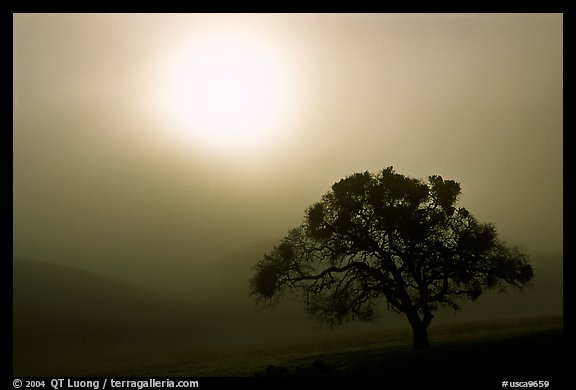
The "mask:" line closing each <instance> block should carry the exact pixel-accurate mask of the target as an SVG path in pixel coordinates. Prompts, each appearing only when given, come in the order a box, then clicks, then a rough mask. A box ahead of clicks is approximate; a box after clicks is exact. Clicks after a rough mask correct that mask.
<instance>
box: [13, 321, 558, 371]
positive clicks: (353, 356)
mask: <svg viewBox="0 0 576 390" xmlns="http://www.w3.org/2000/svg"><path fill="white" fill-rule="evenodd" d="M410 338H411V335H410V332H409V329H404V330H398V331H382V332H368V333H366V332H363V333H357V334H354V333H351V334H346V335H342V334H340V335H338V336H334V337H329V336H324V337H319V338H315V339H293V340H290V341H283V342H275V343H267V344H261V345H255V344H252V345H249V346H248V345H236V346H232V345H221V346H218V347H204V348H191V347H187V346H185V345H184V344H183V345H181V346H177V345H170V346H167V345H163V346H161V345H153V344H150V343H147V344H145V345H144V344H142V345H134V344H132V343H129V342H127V343H125V344H123V343H121V342H115V343H114V345H107V344H105V343H103V342H100V343H97V344H95V345H93V346H92V347H89V348H88V347H85V348H81V349H75V348H73V347H70V346H69V347H67V348H62V349H59V350H56V349H52V350H49V351H46V350H33V349H27V350H23V351H17V352H15V356H14V368H15V369H14V374H15V375H16V376H35V375H46V376H84V375H90V376H92V375H95V376H110V377H119V376H162V377H177V376H191V377H267V376H268V377H269V376H291V377H324V378H326V377H331V378H346V377H352V378H360V377H374V376H387V377H389V378H416V377H417V378H425V377H434V378H436V379H438V378H441V377H451V378H454V377H455V375H458V376H471V377H476V378H478V377H480V378H484V379H486V378H500V377H503V376H507V377H510V378H527V379H530V380H551V379H552V378H557V377H558V376H559V375H560V371H559V367H563V366H564V361H563V352H562V351H563V346H562V318H561V317H538V318H524V319H518V320H506V321H492V322H476V323H464V324H457V325H445V326H442V325H438V326H436V327H432V328H431V331H430V342H431V349H430V350H429V351H419V352H414V351H412V349H411V339H410Z"/></svg>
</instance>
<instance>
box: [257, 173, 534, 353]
mask: <svg viewBox="0 0 576 390" xmlns="http://www.w3.org/2000/svg"><path fill="white" fill-rule="evenodd" d="M460 193H461V190H460V184H459V183H457V182H455V181H453V180H445V179H443V178H442V177H441V176H430V177H428V179H427V181H424V180H420V179H415V178H411V177H407V176H404V175H401V174H398V173H396V172H395V171H394V169H393V168H392V167H388V168H386V169H384V170H382V171H381V172H379V173H378V174H372V173H370V172H364V173H356V174H353V175H351V176H349V177H346V178H345V179H342V180H340V181H338V182H337V183H335V184H334V185H333V186H332V190H331V191H329V192H328V193H326V194H325V195H324V196H323V197H322V199H321V200H320V201H319V202H318V203H316V204H314V205H312V206H311V207H310V208H309V209H308V210H307V212H306V214H305V218H304V221H303V223H302V224H301V225H300V226H299V227H297V228H295V229H292V230H291V231H289V232H288V234H287V235H286V236H285V237H284V238H283V239H282V240H281V241H280V243H279V244H278V245H277V246H275V247H274V248H273V249H272V250H271V251H270V252H269V253H267V254H265V255H264V256H263V258H262V259H261V260H260V261H259V262H258V263H257V264H256V265H255V267H254V269H255V274H254V276H253V278H252V279H251V281H250V288H251V295H252V296H254V297H255V299H256V301H257V302H258V303H261V304H274V303H276V302H278V300H279V299H280V298H281V297H283V296H284V295H285V294H286V293H288V292H293V291H300V292H302V294H303V299H304V302H305V303H306V308H307V311H308V312H309V313H310V314H311V315H313V316H315V317H317V318H319V319H320V320H323V321H327V322H329V323H331V324H341V323H342V322H344V321H346V320H354V319H358V320H372V319H374V318H375V316H376V315H377V313H378V311H379V309H380V308H382V307H386V308H387V309H389V310H392V311H395V312H398V313H403V314H404V315H405V316H406V317H407V319H408V322H409V323H410V325H411V327H412V330H413V347H414V349H425V348H428V347H429V343H428V331H427V330H428V327H429V325H430V323H431V321H432V319H433V317H434V315H433V313H434V312H435V311H436V310H437V309H439V308H441V307H446V306H447V307H451V308H453V309H456V310H457V309H458V308H459V305H458V304H459V302H460V301H462V300H475V299H476V298H478V297H479V296H480V295H481V294H482V292H483V291H485V290H488V289H495V288H501V289H503V288H505V287H507V286H515V287H519V288H521V287H523V286H525V285H526V284H527V282H529V281H530V279H531V278H532V276H533V271H532V267H531V266H530V264H529V263H528V257H527V256H526V255H525V254H524V253H522V252H520V251H519V250H518V249H516V248H511V247H508V246H507V245H505V243H504V242H503V241H502V240H500V239H499V238H498V235H497V232H496V229H495V227H494V225H493V224H490V223H480V222H478V221H477V220H476V219H475V218H474V217H473V216H472V214H471V213H470V212H469V211H468V210H466V209H465V208H463V207H458V206H457V204H458V198H459V195H460Z"/></svg>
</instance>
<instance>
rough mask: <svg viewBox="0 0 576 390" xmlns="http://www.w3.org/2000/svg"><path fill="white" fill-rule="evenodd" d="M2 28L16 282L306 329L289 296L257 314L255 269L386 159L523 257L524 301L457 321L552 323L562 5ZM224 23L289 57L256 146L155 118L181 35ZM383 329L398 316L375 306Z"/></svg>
mask: <svg viewBox="0 0 576 390" xmlns="http://www.w3.org/2000/svg"><path fill="white" fill-rule="evenodd" d="M13 22H14V24H13V88H14V92H13V256H14V262H15V263H14V264H15V269H16V264H23V265H22V268H21V269H28V271H26V272H28V273H26V272H24V271H22V272H23V273H22V275H24V276H22V277H23V278H24V279H26V278H28V279H26V280H28V281H27V282H24V281H23V282H21V283H22V285H26V286H28V285H27V284H26V283H32V284H34V283H36V282H30V281H29V278H30V275H32V274H35V272H40V271H37V269H38V267H40V266H38V264H45V263H47V264H49V265H53V266H55V267H56V266H57V267H65V269H68V270H70V271H69V272H71V274H74V272H86V273H89V274H90V275H95V276H94V277H96V276H97V277H98V278H103V279H105V280H113V281H114V282H115V283H116V282H117V283H120V284H123V285H125V286H130V288H131V289H132V288H133V289H136V290H138V291H142V290H145V291H146V294H150V296H156V297H158V299H159V300H160V301H162V300H164V301H162V302H172V303H174V304H177V305H184V306H186V305H188V307H187V308H186V310H191V311H194V310H196V313H206V314H201V315H199V316H197V317H200V316H202V317H203V319H202V321H203V322H205V323H207V324H215V323H219V324H220V325H222V324H224V323H227V322H229V321H236V322H237V323H238V324H243V325H242V326H241V327H239V329H242V330H241V331H238V329H237V330H234V328H233V327H222V328H221V329H222V330H220V331H219V332H220V335H225V337H223V339H225V340H229V341H230V342H232V341H233V340H236V341H239V340H242V339H243V338H245V337H248V333H249V332H248V331H246V329H249V328H250V327H254V332H253V334H251V335H250V340H254V339H255V338H256V339H257V335H258V333H259V332H260V330H261V329H267V331H268V332H269V335H272V336H270V337H272V338H273V337H276V338H277V339H282V337H283V335H284V334H285V333H286V332H288V333H290V332H291V333H295V332H296V331H295V330H294V329H297V331H298V332H304V331H308V330H310V332H313V331H314V329H315V327H316V325H315V323H313V322H309V321H308V320H306V318H305V317H304V315H303V313H301V310H300V309H301V307H300V306H298V305H296V304H292V303H290V302H288V303H286V304H284V305H280V306H279V307H278V308H276V309H275V310H274V311H273V312H259V311H256V310H255V309H254V307H253V306H252V303H251V302H250V300H249V299H248V279H249V278H250V276H251V274H252V271H251V269H250V267H251V266H252V265H254V264H255V263H256V262H257V261H258V260H259V259H260V258H261V256H262V255H263V254H264V253H265V252H266V251H267V250H269V249H270V248H271V247H272V245H274V243H276V242H277V241H278V240H279V239H280V238H281V237H282V236H283V235H284V234H285V233H287V232H288V230H289V229H290V228H292V227H295V226H297V225H298V224H300V223H301V221H302V218H303V216H304V212H305V210H306V209H307V207H309V206H310V205H312V204H313V203H314V202H316V201H318V200H320V197H321V196H322V195H323V194H324V193H326V192H327V191H328V190H329V189H330V186H331V185H332V184H333V183H334V182H335V181H337V180H339V179H341V178H343V177H345V176H347V175H349V174H351V173H354V172H359V171H366V170H368V171H372V172H376V171H378V170H380V169H383V168H385V167H387V166H390V165H392V166H394V168H395V170H396V171H397V172H399V173H402V174H406V175H409V176H412V177H418V178H423V179H424V178H426V177H427V176H429V175H441V176H443V177H444V178H446V179H453V180H456V181H458V182H459V183H460V184H461V186H462V196H461V200H460V205H462V206H464V207H466V208H467V209H468V210H470V211H471V212H472V213H473V214H474V215H475V216H476V217H477V218H478V219H479V220H480V221H482V222H492V223H494V224H495V225H496V227H497V229H498V231H499V232H500V235H501V238H502V239H503V240H505V241H506V242H507V243H509V244H510V245H513V246H518V247H519V248H520V249H522V250H523V251H525V252H527V253H528V254H530V256H531V259H532V264H533V265H534V268H535V275H536V276H535V288H534V289H533V291H532V292H529V293H526V294H525V295H518V296H517V295H512V298H510V294H509V295H507V296H504V297H505V298H502V299H492V298H491V297H487V298H485V299H484V298H481V299H480V301H479V302H478V307H477V308H476V309H474V304H473V305H470V306H466V310H468V309H470V313H471V314H468V317H466V310H464V311H463V312H462V313H461V315H462V316H463V317H462V318H463V319H466V318H468V319H474V320H476V319H479V318H486V319H492V318H500V317H510V316H529V315H543V314H562V302H561V299H562V298H561V297H562V292H561V282H562V281H561V276H562V268H561V265H562V253H563V249H562V248H563V230H562V228H563V165H562V164H563V122H562V116H563V63H562V59H563V35H562V29H563V19H562V15H560V14H505V15H490V14H483V15H477V14H464V15H458V14H451V15H442V14H430V15H420V14H409V15H401V14H384V15H379V14H368V15H366V14H353V15H348V14H310V15H306V14H304V15H297V14H275V15H267V14H259V15H195V14H191V15H170V14H163V15H155V14H146V15H130V14H122V15H115V14H94V15H90V14H83V15H77V14H15V15H14V17H13ZM230 25H233V26H235V28H237V29H239V30H242V29H243V28H249V29H250V31H251V32H252V33H253V34H255V35H256V36H261V37H262V39H263V40H265V42H266V44H269V45H270V47H271V48H273V49H271V50H273V51H274V53H275V54H274V55H276V54H277V56H278V58H281V59H282V61H283V63H282V64H283V65H282V66H283V71H284V74H285V79H286V80H289V81H290V83H289V84H290V88H291V89H290V91H291V92H290V93H291V95H290V96H291V100H290V101H289V102H287V103H286V107H288V108H287V109H286V112H287V114H286V117H285V118H283V120H282V121H280V122H279V123H276V124H275V125H274V126H275V127H274V128H270V129H269V131H270V132H271V134H272V133H273V134H275V135H274V136H271V137H269V139H267V141H266V142H265V143H262V144H260V145H258V146H257V147H251V146H250V145H246V146H241V147H238V148H237V149H231V148H230V147H226V148H222V150H219V149H218V148H217V147H211V148H207V147H206V146H205V144H204V143H203V141H202V138H201V137H199V136H197V135H196V136H194V135H192V136H191V135H190V134H188V133H186V131H181V130H182V129H177V127H178V126H177V125H175V124H174V122H173V121H172V120H171V118H169V114H168V113H167V112H168V111H162V110H160V109H159V107H162V106H163V105H165V104H166V102H162V101H160V98H161V96H162V93H161V91H162V85H161V84H162V80H163V78H162V77H163V76H165V75H164V74H163V72H166V69H169V67H168V68H166V66H167V65H166V61H167V59H170V58H173V57H174V53H177V52H178V50H179V49H178V48H181V47H185V46H186V42H187V40H194V39H195V37H196V36H197V35H198V34H201V31H204V30H203V29H204V28H206V26H230ZM216 28H217V27H216ZM182 45H184V46H182ZM222 115H226V113H225V112H223V113H222ZM26 264H27V266H26V267H25V266H24V265H26ZM30 264H36V266H30ZM32 269H36V271H34V270H32ZM59 272H60V271H46V275H48V276H49V277H56V276H55V275H58V274H59ZM62 272H63V271H62ZM48 276H47V277H48ZM71 278H72V279H73V277H71ZM539 278H540V279H539ZM17 280H20V279H17V277H16V274H15V285H14V288H15V291H17V287H18V286H17ZM539 280H540V281H541V282H540V285H539V284H538V283H539ZM38 288H39V287H38ZM47 288H49V287H47ZM126 288H128V287H126ZM31 289H32V290H33V287H27V289H25V290H27V291H31ZM18 291H19V290H18ZM143 294H144V293H143ZM511 294H512V293H511ZM530 294H533V295H530ZM534 294H536V295H534ZM70 295H71V296H74V292H73V291H71V292H70ZM506 297H507V298H506ZM15 298H16V297H15ZM31 299H32V298H31ZM55 299H59V300H60V299H62V298H61V297H60V298H55ZM483 299H484V300H483ZM507 299H508V300H507ZM514 299H520V301H518V300H516V301H515V300H514ZM522 299H523V300H522ZM32 300H34V299H32ZM180 302H186V303H180ZM518 302H524V303H520V304H518ZM535 302H538V303H537V304H536V303H535ZM160 305H162V303H160ZM207 308H211V309H210V313H208V312H206V311H205V310H207ZM211 316H212V317H211ZM386 316H389V317H386ZM459 316H460V314H458V316H451V315H446V318H448V317H449V318H450V320H451V319H452V318H460V317H459ZM211 318H213V321H211ZM387 318H390V322H387ZM288 319H291V320H288ZM380 323H381V324H387V323H390V324H395V325H397V324H400V325H404V319H403V318H401V317H398V316H396V315H395V314H392V313H389V314H387V313H385V312H384V314H383V318H382V320H381V322H380ZM283 324H284V325H288V326H285V327H282V325H283ZM295 324H296V325H295ZM211 326H212V325H207V328H206V329H208V328H210V327H211ZM287 328H290V330H289V329H287ZM263 337H264V336H263Z"/></svg>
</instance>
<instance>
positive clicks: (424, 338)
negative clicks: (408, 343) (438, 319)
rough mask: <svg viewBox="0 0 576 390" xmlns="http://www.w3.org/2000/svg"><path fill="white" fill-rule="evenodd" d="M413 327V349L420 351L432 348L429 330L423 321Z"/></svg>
mask: <svg viewBox="0 0 576 390" xmlns="http://www.w3.org/2000/svg"><path fill="white" fill-rule="evenodd" d="M411 325H412V334H413V337H414V338H413V344H412V347H413V348H414V350H415V351H419V350H423V349H428V348H430V344H429V343H428V328H427V327H426V326H424V324H423V323H422V322H421V321H418V322H417V323H416V324H411Z"/></svg>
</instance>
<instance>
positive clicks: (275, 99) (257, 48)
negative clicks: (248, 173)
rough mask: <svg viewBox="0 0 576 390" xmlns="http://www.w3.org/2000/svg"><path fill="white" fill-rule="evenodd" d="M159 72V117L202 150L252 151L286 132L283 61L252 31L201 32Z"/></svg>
mask: <svg viewBox="0 0 576 390" xmlns="http://www.w3.org/2000/svg"><path fill="white" fill-rule="evenodd" d="M163 73H164V77H163V80H162V85H163V88H162V93H161V97H160V103H161V104H160V105H161V108H162V115H165V116H167V117H168V118H169V119H170V121H171V122H172V124H173V126H174V127H175V128H176V129H177V130H178V131H179V132H180V133H182V134H184V135H186V136H187V137H188V136H189V137H191V138H192V140H193V141H194V142H196V143H198V144H201V146H202V147H203V148H211V149H218V150H228V151H229V150H248V151H253V150H254V149H257V148H259V147H265V146H266V145H268V144H269V143H270V142H272V141H274V140H275V139H277V138H278V137H279V136H280V135H281V133H282V132H284V131H285V130H286V129H285V127H286V125H287V122H288V120H289V116H290V110H291V108H292V105H293V102H292V92H291V83H290V80H289V79H288V73H287V70H286V62H285V61H282V59H281V55H280V53H279V51H278V47H277V46H275V45H272V44H271V43H270V42H267V41H266V40H265V39H264V38H262V37H260V36H258V35H256V34H253V33H249V32H248V31H246V30H239V29H237V28H220V29H211V30H208V31H205V32H204V33H202V34H199V35H196V36H195V37H194V38H193V39H190V40H189V41H187V42H183V43H182V44H181V45H179V46H177V47H176V49H175V50H174V53H173V55H171V56H169V61H167V65H166V67H165V69H164V71H163Z"/></svg>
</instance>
